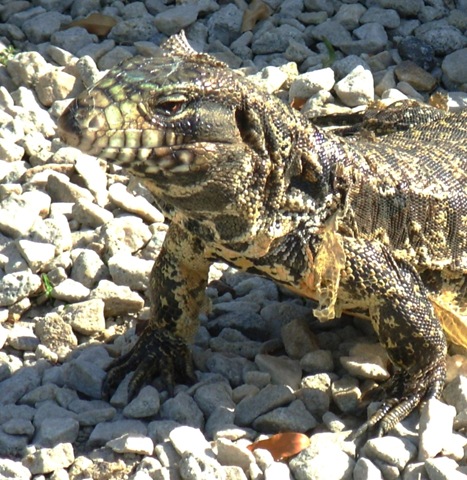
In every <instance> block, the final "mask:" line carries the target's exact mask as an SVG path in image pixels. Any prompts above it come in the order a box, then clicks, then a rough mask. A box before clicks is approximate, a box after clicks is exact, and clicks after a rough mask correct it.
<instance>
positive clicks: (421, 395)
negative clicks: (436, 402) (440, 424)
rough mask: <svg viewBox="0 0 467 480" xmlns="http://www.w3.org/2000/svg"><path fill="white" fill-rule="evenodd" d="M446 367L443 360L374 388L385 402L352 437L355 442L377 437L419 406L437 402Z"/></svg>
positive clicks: (395, 376)
mask: <svg viewBox="0 0 467 480" xmlns="http://www.w3.org/2000/svg"><path fill="white" fill-rule="evenodd" d="M445 377H446V364H445V360H444V358H443V359H442V360H440V361H439V362H437V363H436V364H435V365H432V366H431V367H430V369H429V370H428V371H423V372H419V373H418V374H415V375H410V374H408V373H407V372H404V371H401V372H397V373H396V374H395V375H393V376H392V377H391V378H390V379H389V380H388V381H387V382H386V383H384V384H383V385H381V387H380V388H378V389H377V390H378V392H379V393H381V392H384V393H385V396H386V400H385V401H384V402H383V403H382V405H381V406H380V407H379V409H378V410H377V411H376V412H375V413H374V414H373V415H372V416H371V417H370V419H369V420H368V421H366V422H365V423H364V424H363V425H362V426H361V427H360V428H359V429H358V430H357V431H356V432H355V434H354V435H352V437H353V438H358V437H360V436H362V435H363V434H366V433H368V432H372V436H373V434H374V436H377V437H381V436H383V435H384V434H386V433H387V432H388V431H389V430H391V429H392V428H393V427H395V426H396V425H397V424H398V423H399V422H400V421H401V420H403V419H404V418H405V417H407V416H408V415H409V414H410V413H411V412H412V410H414V409H415V408H416V407H417V406H418V405H420V403H422V402H425V401H427V400H429V399H431V398H439V396H440V395H441V392H442V390H443V387H444V383H445Z"/></svg>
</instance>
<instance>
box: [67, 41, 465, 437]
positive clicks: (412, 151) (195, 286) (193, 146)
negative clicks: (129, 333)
mask: <svg viewBox="0 0 467 480" xmlns="http://www.w3.org/2000/svg"><path fill="white" fill-rule="evenodd" d="M368 111H369V114H368V115H367V117H366V118H364V119H363V120H362V121H361V122H360V123H359V125H357V126H353V127H352V128H351V130H352V131H346V132H337V133H340V134H337V133H336V132H334V131H332V130H326V129H323V128H320V127H317V126H316V125H314V124H312V123H311V122H310V121H309V120H307V119H306V118H304V116H302V115H301V114H300V113H298V112H296V111H294V110H292V109H291V108H289V107H288V106H287V105H285V104H284V103H282V102H281V101H280V100H279V99H277V98H275V97H273V96H270V95H268V94H266V93H265V92H263V91H262V90H261V89H260V88H259V87H257V86H255V85H254V84H252V83H251V82H250V81H249V80H248V79H247V78H245V77H243V76H242V75H241V74H239V73H237V72H235V71H232V70H231V69H229V68H228V67H227V66H226V65H225V64H223V63H222V62H220V61H218V60H216V59H214V58H213V57H211V56H209V55H207V54H201V53H196V52H195V51H194V50H192V49H191V47H190V46H189V45H188V43H187V42H186V39H185V37H184V35H183V34H179V35H176V36H173V37H171V38H170V39H169V40H168V41H167V42H166V43H165V44H163V45H162V47H161V49H160V51H159V53H158V54H156V55H155V56H154V57H151V58H141V57H137V58H134V59H131V60H129V61H128V62H127V63H126V64H123V65H122V66H120V67H118V68H116V69H115V70H112V71H111V72H110V73H109V74H108V75H107V76H106V77H104V79H103V80H101V81H100V82H99V83H98V84H97V85H95V86H94V87H92V88H91V89H89V90H88V91H86V92H84V93H83V94H81V95H80V96H79V97H78V98H77V99H76V100H75V101H73V102H72V104H71V105H70V106H69V107H68V109H67V110H66V111H65V112H64V113H63V115H62V117H61V118H60V120H59V131H60V134H61V137H62V138H63V139H64V140H65V141H66V142H67V143H69V144H70V145H73V146H76V147H78V148H80V149H81V150H82V151H83V152H86V153H89V154H93V155H98V156H100V157H101V158H104V159H106V160H107V161H108V162H111V163H115V164H118V165H121V166H122V167H124V168H125V169H127V170H128V171H129V172H131V173H132V174H134V175H135V176H137V177H139V178H140V179H141V180H142V182H144V184H145V185H146V186H147V187H148V188H149V190H150V191H151V192H152V193H153V195H154V197H155V199H156V201H157V203H158V205H159V207H160V209H161V210H162V211H163V212H164V214H165V216H166V218H167V219H168V221H169V222H170V227H169V230H168V233H167V236H166V239H165V242H164V245H163V248H162V250H161V252H160V254H159V256H158V258H157V260H156V262H155V265H154V269H153V271H152V273H151V279H150V294H151V302H152V306H151V320H150V322H149V325H148V326H147V327H146V330H145V331H144V332H143V333H142V335H141V337H140V338H139V340H138V342H137V343H136V344H135V346H134V347H133V349H132V350H131V351H130V352H129V353H127V354H126V355H123V356H121V357H120V358H118V359H116V360H115V361H114V363H113V364H112V365H111V367H110V369H109V371H108V374H107V379H106V381H105V385H104V391H105V392H107V393H108V392H110V391H111V390H113V389H114V388H115V387H116V386H117V385H118V384H119V383H120V381H121V380H122V379H123V377H124V376H125V375H126V374H127V373H128V372H130V371H135V373H134V374H133V377H132V379H131V381H130V385H129V393H130V396H134V395H135V394H136V393H137V392H138V391H139V389H140V388H141V386H142V385H143V384H144V383H145V382H147V381H149V380H151V379H152V378H153V377H154V376H157V375H161V376H162V377H163V378H164V379H165V381H166V383H167V385H168V386H169V388H170V387H172V386H173V385H174V383H175V382H178V381H180V382H184V381H189V380H191V379H193V378H194V373H193V365H192V361H191V357H190V352H189V347H188V345H189V344H190V342H191V341H192V339H193V336H194V334H195V332H196V329H197V326H198V314H199V313H200V311H201V309H202V308H204V304H205V295H204V291H205V288H206V285H207V278H208V270H209V266H210V264H211V263H212V262H213V261H218V260H222V261H225V262H227V263H228V264H230V265H233V266H235V267H237V268H239V269H241V270H244V271H248V272H252V273H255V274H259V275H262V276H265V277H268V278H271V279H273V280H275V281H276V282H278V283H279V284H281V285H283V286H286V287H288V288H290V289H291V290H292V291H294V292H297V293H299V294H301V295H303V296H305V297H308V298H311V299H314V300H316V301H317V307H316V309H315V311H314V313H315V315H316V316H317V317H318V318H319V319H320V320H322V321H325V320H327V319H330V318H334V317H336V316H339V315H340V314H341V313H342V312H343V311H345V312H350V313H354V314H358V315H364V316H366V317H368V318H370V320H371V322H372V324H373V327H374V329H375V331H376V333H377V335H378V338H379V340H380V342H381V344H382V345H383V346H384V347H385V349H386V350H387V352H388V355H389V358H390V360H391V362H392V363H393V364H394V366H395V371H396V373H395V375H394V376H393V377H392V378H391V379H390V380H389V381H388V382H387V383H386V384H384V385H383V386H382V389H383V391H384V392H385V394H386V401H385V402H384V403H383V406H382V407H381V409H380V410H379V411H378V412H377V413H376V414H375V415H374V416H373V417H372V418H371V419H370V420H369V421H368V422H367V423H366V424H365V425H364V427H362V428H363V429H364V430H365V429H368V428H372V427H376V429H377V433H379V434H383V433H385V432H387V431H388V430H389V429H390V428H391V427H393V426H394V425H395V424H397V422H399V421H400V420H401V419H403V418H404V417H405V416H406V415H408V414H409V413H410V412H411V411H412V410H413V409H414V408H415V407H416V406H417V405H418V404H419V403H420V402H421V401H424V400H426V399H428V398H431V397H439V396H440V393H441V391H442V388H443V386H444V381H445V374H446V360H445V358H446V353H447V341H446V336H445V333H443V328H442V326H441V324H442V325H443V326H444V328H445V330H446V333H447V335H448V337H449V339H450V340H452V341H454V342H456V343H460V344H464V345H466V344H467V341H466V340H467V334H466V330H465V326H466V324H467V322H465V319H466V318H467V315H466V306H467V300H466V283H467V282H466V276H467V275H466V274H467V188H466V185H467V174H466V171H467V160H466V158H467V157H466V151H467V147H466V141H465V139H466V138H467V127H466V121H465V120H466V119H467V114H466V113H465V112H461V113H458V114H447V113H446V112H444V111H442V110H438V109H434V108H432V107H428V106H423V105H420V104H418V103H415V102H405V103H404V102H403V103H401V104H399V105H395V106H391V107H388V108H383V107H381V108H380V107H379V106H377V108H376V107H375V108H373V109H371V108H370V109H369V110H368Z"/></svg>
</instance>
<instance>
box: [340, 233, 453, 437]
mask: <svg viewBox="0 0 467 480" xmlns="http://www.w3.org/2000/svg"><path fill="white" fill-rule="evenodd" d="M344 245H345V250H346V257H347V261H346V268H345V274H343V277H342V284H341V288H344V289H346V290H347V291H348V292H349V293H350V292H352V293H353V294H355V295H360V296H362V297H364V298H366V299H367V300H368V302H369V312H370V317H371V320H372V324H373V326H374V329H375V331H376V333H377V335H378V337H379V341H380V342H381V344H382V345H383V346H384V347H385V349H386V351H387V353H388V355H389V358H390V360H391V362H392V363H393V364H394V365H395V366H396V368H397V372H396V374H395V375H394V376H393V377H392V378H391V379H390V380H389V381H388V382H386V383H385V384H383V386H382V390H383V391H384V392H385V393H386V395H387V398H386V400H385V401H384V403H383V405H382V406H381V408H380V409H379V410H378V411H377V412H376V413H375V414H374V415H373V416H372V417H371V418H370V419H369V421H368V422H367V423H366V424H365V425H364V426H363V427H362V428H361V429H360V430H359V432H358V433H357V435H359V434H361V433H364V432H365V431H366V430H368V429H369V428H372V427H374V426H376V427H377V434H378V435H382V434H384V433H385V432H387V431H388V430H390V429H391V428H392V427H394V426H395V425H396V424H397V423H398V422H399V421H401V420H403V419H404V418H405V417H406V416H407V415H408V414H409V413H410V412H411V411H412V410H413V409H414V408H415V407H417V406H418V405H419V404H420V402H422V401H425V400H428V399H430V398H433V397H436V398H437V397H439V396H440V394H441V392H442V389H443V387H444V382H445V376H446V353H447V344H446V338H445V336H444V333H443V330H442V328H441V325H440V322H439V321H438V319H437V318H436V316H435V313H434V310H433V306H432V304H431V302H430V301H429V299H428V297H427V292H426V289H425V287H424V285H423V283H422V281H421V279H420V277H419V275H418V273H417V272H416V270H415V269H413V268H412V267H411V266H409V265H407V264H406V263H405V262H402V261H398V260H396V259H394V257H393V256H392V255H391V253H389V251H388V250H387V249H386V248H385V247H384V246H382V245H374V244H369V243H365V242H363V241H357V240H353V239H347V240H346V241H345V244H344Z"/></svg>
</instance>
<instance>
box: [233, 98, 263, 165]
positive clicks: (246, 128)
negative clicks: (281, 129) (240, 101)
mask: <svg viewBox="0 0 467 480" xmlns="http://www.w3.org/2000/svg"><path fill="white" fill-rule="evenodd" d="M235 122H236V124H237V128H238V131H239V133H240V136H241V138H242V140H243V143H245V144H246V145H248V146H249V147H250V148H251V149H252V150H254V151H255V152H256V153H258V154H259V155H261V156H263V155H264V154H265V153H266V148H265V145H264V138H265V137H264V132H263V127H262V124H261V120H260V118H259V117H258V115H257V114H256V113H255V112H254V111H253V109H251V108H250V109H248V108H244V107H241V108H238V109H237V110H236V111H235Z"/></svg>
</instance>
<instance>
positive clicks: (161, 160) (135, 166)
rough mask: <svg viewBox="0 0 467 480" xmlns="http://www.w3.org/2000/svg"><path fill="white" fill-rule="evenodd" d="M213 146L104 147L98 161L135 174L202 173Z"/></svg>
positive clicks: (199, 144)
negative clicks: (109, 162) (115, 164)
mask: <svg viewBox="0 0 467 480" xmlns="http://www.w3.org/2000/svg"><path fill="white" fill-rule="evenodd" d="M225 143H227V142H225ZM216 145H217V143H216V144H212V143H208V142H194V143H185V144H179V145H170V146H169V145H162V146H159V147H152V148H149V147H123V148H116V147H106V148H103V149H102V151H101V152H100V153H99V157H101V158H105V159H109V160H112V161H114V162H115V163H117V164H119V165H120V166H122V167H123V168H126V169H128V170H130V171H132V172H133V173H135V174H147V173H158V172H171V173H182V172H190V171H200V170H204V169H205V168H206V167H207V165H208V163H209V161H208V159H209V157H210V155H211V154H212V153H214V152H215V150H216Z"/></svg>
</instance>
